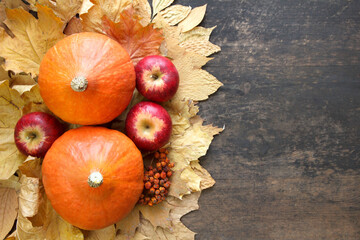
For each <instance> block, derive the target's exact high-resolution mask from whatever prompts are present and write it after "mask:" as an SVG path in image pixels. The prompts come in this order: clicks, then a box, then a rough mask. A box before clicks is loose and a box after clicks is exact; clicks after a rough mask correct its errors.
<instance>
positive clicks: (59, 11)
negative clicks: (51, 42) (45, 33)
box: [36, 0, 83, 23]
mask: <svg viewBox="0 0 360 240" xmlns="http://www.w3.org/2000/svg"><path fill="white" fill-rule="evenodd" d="M36 2H37V3H38V4H41V5H44V6H47V7H49V8H51V9H52V10H53V12H54V13H55V15H56V16H58V17H59V18H60V19H61V20H62V21H63V22H64V23H67V22H68V21H70V19H71V18H72V17H74V16H75V15H76V14H77V13H78V12H79V11H80V9H81V7H82V4H83V0H56V1H53V0H36Z"/></svg>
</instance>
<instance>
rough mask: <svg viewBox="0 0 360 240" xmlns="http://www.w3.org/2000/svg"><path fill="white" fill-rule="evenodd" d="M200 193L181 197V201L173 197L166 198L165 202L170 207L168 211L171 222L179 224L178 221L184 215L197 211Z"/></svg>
mask: <svg viewBox="0 0 360 240" xmlns="http://www.w3.org/2000/svg"><path fill="white" fill-rule="evenodd" d="M200 195H201V192H195V193H191V194H189V195H186V196H184V197H183V199H178V198H174V197H168V198H167V200H166V201H167V202H168V204H169V205H171V206H172V208H171V211H170V218H171V219H172V221H173V222H177V221H178V222H180V219H181V217H182V216H184V215H185V214H187V213H189V212H191V211H194V210H197V209H199V204H198V200H199V198H200Z"/></svg>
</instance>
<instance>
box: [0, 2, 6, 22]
mask: <svg viewBox="0 0 360 240" xmlns="http://www.w3.org/2000/svg"><path fill="white" fill-rule="evenodd" d="M5 9H6V6H5V3H4V2H0V24H1V23H2V22H3V21H4V20H5V19H6V11H5ZM0 27H1V25H0Z"/></svg>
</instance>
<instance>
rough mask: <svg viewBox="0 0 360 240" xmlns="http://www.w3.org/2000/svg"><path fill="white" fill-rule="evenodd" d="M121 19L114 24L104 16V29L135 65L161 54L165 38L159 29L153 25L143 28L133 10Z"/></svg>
mask: <svg viewBox="0 0 360 240" xmlns="http://www.w3.org/2000/svg"><path fill="white" fill-rule="evenodd" d="M120 17H121V18H120V21H119V22H118V23H114V22H113V21H111V20H110V19H109V18H108V17H106V16H104V17H103V28H104V31H105V33H106V34H107V35H108V36H109V37H111V38H113V39H115V40H116V41H118V42H119V43H120V44H121V45H122V46H123V47H124V48H125V49H126V50H127V52H128V53H129V55H130V57H131V59H132V61H133V63H134V64H136V63H137V62H138V61H139V60H140V59H142V58H143V57H145V56H148V55H156V54H160V45H161V43H162V41H163V40H164V38H163V36H162V33H161V31H160V30H159V29H155V28H154V26H153V24H150V25H148V26H146V27H143V26H142V25H141V24H140V22H139V20H138V18H137V17H136V15H134V11H133V9H132V8H127V9H126V10H125V11H123V12H122V13H121V15H120Z"/></svg>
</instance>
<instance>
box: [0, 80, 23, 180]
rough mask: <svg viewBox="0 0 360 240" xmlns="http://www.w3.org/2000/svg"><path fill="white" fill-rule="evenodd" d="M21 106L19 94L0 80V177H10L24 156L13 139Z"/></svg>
mask: <svg viewBox="0 0 360 240" xmlns="http://www.w3.org/2000/svg"><path fill="white" fill-rule="evenodd" d="M23 106H24V101H23V100H22V99H21V97H20V94H19V93H18V92H17V91H16V90H14V89H11V88H10V87H9V82H8V81H2V82H0V179H8V178H9V177H11V176H12V175H13V174H14V173H15V171H16V170H17V169H18V167H19V166H20V165H21V164H22V162H23V161H24V160H25V158H26V156H25V155H23V154H21V153H20V152H19V151H18V149H17V148H16V145H15V141H14V127H15V125H16V123H17V121H18V120H19V119H20V117H21V116H22V108H23Z"/></svg>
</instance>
